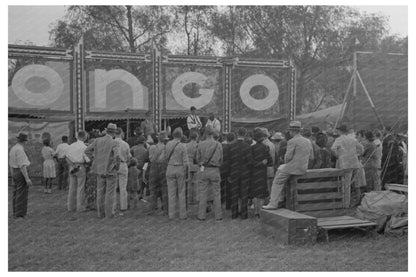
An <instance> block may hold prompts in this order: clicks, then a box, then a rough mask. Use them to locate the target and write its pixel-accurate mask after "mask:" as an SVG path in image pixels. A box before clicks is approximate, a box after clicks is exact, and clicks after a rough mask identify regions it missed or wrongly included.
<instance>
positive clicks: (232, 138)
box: [227, 133, 235, 142]
mask: <svg viewBox="0 0 416 277" xmlns="http://www.w3.org/2000/svg"><path fill="white" fill-rule="evenodd" d="M234 140H235V135H234V133H229V134H228V135H227V142H232V141H234Z"/></svg>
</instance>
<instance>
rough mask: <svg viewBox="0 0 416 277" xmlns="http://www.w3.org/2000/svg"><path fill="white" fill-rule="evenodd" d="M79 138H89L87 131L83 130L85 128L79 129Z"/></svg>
mask: <svg viewBox="0 0 416 277" xmlns="http://www.w3.org/2000/svg"><path fill="white" fill-rule="evenodd" d="M77 138H78V139H79V140H82V141H85V140H86V139H87V133H86V132H85V131H83V130H81V131H78V135H77Z"/></svg>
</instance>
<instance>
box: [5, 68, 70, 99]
mask: <svg viewBox="0 0 416 277" xmlns="http://www.w3.org/2000/svg"><path fill="white" fill-rule="evenodd" d="M32 77H40V78H44V79H46V80H47V81H48V82H49V84H50V88H49V89H48V90H47V91H44V92H42V93H34V92H32V91H30V90H28V89H27V88H26V82H27V81H28V80H29V79H30V78H32ZM12 88H13V91H14V93H15V94H16V96H17V97H19V99H20V100H22V101H24V102H25V103H27V104H30V105H35V106H45V105H48V104H52V103H53V102H55V101H56V100H58V98H59V97H60V96H61V95H62V92H63V90H64V84H63V82H62V79H61V76H59V74H58V73H57V72H56V71H55V70H53V69H52V68H50V67H48V66H45V65H40V64H33V65H28V66H25V67H23V68H22V69H20V70H19V71H17V72H16V74H15V75H14V77H13V80H12Z"/></svg>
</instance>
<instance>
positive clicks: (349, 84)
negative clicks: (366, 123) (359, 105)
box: [334, 75, 354, 129]
mask: <svg viewBox="0 0 416 277" xmlns="http://www.w3.org/2000/svg"><path fill="white" fill-rule="evenodd" d="M353 79H354V75H352V76H351V79H350V82H349V83H348V87H347V91H346V92H345V96H344V100H343V101H342V106H341V110H340V112H339V115H338V118H337V121H336V122H335V126H334V129H336V128H337V127H338V123H339V122H340V121H341V120H342V118H343V117H344V113H345V107H346V105H347V103H348V96H349V94H350V93H349V92H350V90H351V84H352V81H353Z"/></svg>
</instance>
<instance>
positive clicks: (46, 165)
mask: <svg viewBox="0 0 416 277" xmlns="http://www.w3.org/2000/svg"><path fill="white" fill-rule="evenodd" d="M54 156H55V151H54V150H53V149H52V147H51V140H50V139H48V138H47V139H44V140H43V148H42V157H43V159H44V162H43V178H44V183H45V189H44V190H43V192H44V193H49V194H50V193H52V181H53V179H54V178H56V171H55V161H54V160H53V157H54Z"/></svg>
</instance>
